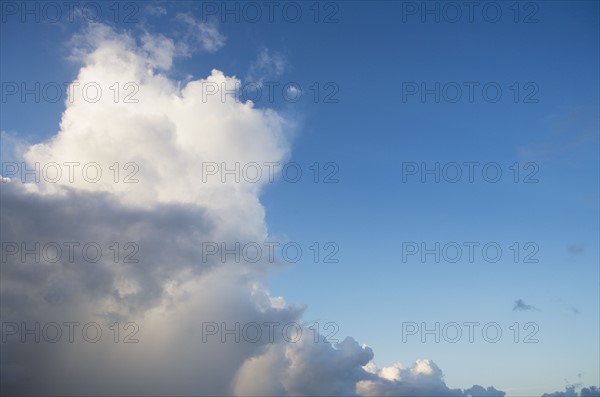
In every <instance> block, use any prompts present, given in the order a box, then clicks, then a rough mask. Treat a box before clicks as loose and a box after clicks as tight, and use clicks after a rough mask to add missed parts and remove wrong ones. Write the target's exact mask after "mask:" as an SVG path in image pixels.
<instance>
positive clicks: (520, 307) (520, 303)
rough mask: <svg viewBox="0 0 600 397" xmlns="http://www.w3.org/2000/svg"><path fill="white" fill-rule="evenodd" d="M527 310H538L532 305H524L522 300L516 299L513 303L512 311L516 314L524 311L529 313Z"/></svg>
mask: <svg viewBox="0 0 600 397" xmlns="http://www.w3.org/2000/svg"><path fill="white" fill-rule="evenodd" d="M529 310H540V309H538V308H537V307H535V306H532V305H528V304H527V303H525V302H524V301H523V299H517V300H516V301H515V306H514V307H513V311H515V312H517V311H519V312H524V311H529Z"/></svg>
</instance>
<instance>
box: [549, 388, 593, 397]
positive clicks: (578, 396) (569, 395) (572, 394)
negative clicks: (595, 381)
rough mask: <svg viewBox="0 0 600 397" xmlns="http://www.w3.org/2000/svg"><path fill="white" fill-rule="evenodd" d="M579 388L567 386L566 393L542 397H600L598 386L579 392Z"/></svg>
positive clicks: (561, 392)
mask: <svg viewBox="0 0 600 397" xmlns="http://www.w3.org/2000/svg"><path fill="white" fill-rule="evenodd" d="M576 389H577V386H567V387H566V388H565V391H557V392H554V393H545V394H543V395H542V397H600V389H598V388H597V387H596V386H590V387H584V388H583V389H581V391H579V393H578V392H577V390H576Z"/></svg>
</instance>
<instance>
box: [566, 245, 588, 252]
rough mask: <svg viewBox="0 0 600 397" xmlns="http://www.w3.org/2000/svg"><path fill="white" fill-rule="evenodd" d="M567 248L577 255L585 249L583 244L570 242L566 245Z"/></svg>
mask: <svg viewBox="0 0 600 397" xmlns="http://www.w3.org/2000/svg"><path fill="white" fill-rule="evenodd" d="M567 249H568V250H569V252H570V253H572V254H575V255H578V254H581V253H582V252H583V251H584V250H585V246H584V245H583V244H571V245H569V246H568V247H567Z"/></svg>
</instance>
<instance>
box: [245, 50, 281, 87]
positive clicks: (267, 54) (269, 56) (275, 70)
mask: <svg viewBox="0 0 600 397" xmlns="http://www.w3.org/2000/svg"><path fill="white" fill-rule="evenodd" d="M286 65H287V62H286V60H285V57H284V56H283V55H282V54H280V53H278V52H275V51H270V50H269V49H268V48H263V49H262V50H261V51H260V52H259V53H258V55H257V57H256V59H255V60H254V62H252V64H251V65H250V68H249V70H248V73H247V76H246V80H248V81H252V82H257V83H262V82H263V81H267V80H268V79H276V78H278V77H280V76H281V75H282V74H283V72H284V71H285V68H286Z"/></svg>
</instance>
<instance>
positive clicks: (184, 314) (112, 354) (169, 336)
mask: <svg viewBox="0 0 600 397" xmlns="http://www.w3.org/2000/svg"><path fill="white" fill-rule="evenodd" d="M181 18H183V19H184V20H185V21H187V23H189V24H190V25H191V26H192V27H193V28H194V29H197V30H198V31H199V32H200V33H203V34H204V38H203V39H201V43H202V45H203V46H204V47H205V49H206V50H209V51H210V50H214V49H216V48H218V47H219V46H221V45H223V42H224V39H223V38H222V37H220V36H219V34H217V33H215V32H214V31H211V28H210V27H204V28H203V27H201V26H200V25H199V24H198V23H197V22H196V21H189V20H188V19H187V17H186V16H185V15H184V16H182V17H181ZM207 32H208V33H207ZM73 43H75V44H76V45H77V47H76V50H75V51H74V55H73V57H74V59H75V60H77V61H78V62H80V63H81V65H82V66H81V69H80V71H79V75H78V76H77V79H76V81H77V82H79V84H80V85H79V86H72V87H71V93H70V97H69V100H68V101H67V103H66V110H65V112H64V113H63V115H62V119H61V123H60V129H59V131H58V132H57V134H56V135H54V136H53V137H52V138H51V139H50V140H48V141H47V142H42V143H38V144H35V145H32V146H29V147H28V148H27V149H26V150H25V151H24V154H23V158H24V160H25V161H26V162H27V163H28V165H29V167H35V164H49V163H51V162H54V163H58V164H64V163H73V162H75V163H79V164H89V163H97V164H99V165H100V166H101V169H102V170H104V171H107V170H110V167H111V166H112V165H114V164H116V163H118V164H119V167H121V166H123V165H124V164H133V166H132V167H133V168H132V169H133V170H134V171H135V178H136V181H137V182H135V183H122V182H123V181H122V178H121V177H119V178H118V180H117V182H115V180H114V173H111V172H105V173H102V174H101V175H98V180H97V182H94V183H90V182H89V181H86V180H84V179H82V178H75V179H74V180H70V179H69V178H61V179H60V180H59V181H57V182H56V183H48V182H47V181H46V182H44V181H42V182H40V183H36V184H34V183H22V181H19V180H18V178H13V179H12V180H10V181H8V182H4V183H3V184H2V189H0V195H1V200H2V212H1V223H0V224H1V228H2V240H3V242H25V243H26V244H28V245H27V247H28V248H31V247H32V245H33V244H35V242H40V243H41V244H48V243H56V244H59V245H62V243H64V242H78V243H79V244H84V243H85V242H95V243H97V244H99V245H100V246H101V247H103V249H104V254H103V255H102V256H101V258H100V259H98V260H97V261H95V262H90V261H89V260H83V259H82V257H81V255H76V256H75V258H71V257H70V255H68V254H66V253H64V252H63V255H62V256H61V257H60V258H57V259H56V260H55V261H48V260H37V258H36V255H35V254H33V255H32V254H28V255H25V256H21V255H18V254H14V255H13V254H11V255H8V253H7V252H6V251H5V252H3V261H2V267H1V277H0V280H2V288H1V298H2V299H1V301H0V305H1V306H0V308H1V312H2V322H3V328H2V333H3V335H2V336H3V338H4V337H6V339H7V343H3V346H2V352H1V354H0V363H1V366H0V368H1V369H0V371H1V374H0V375H1V377H2V385H1V388H2V393H3V394H10V395H16V394H22V395H23V394H59V395H231V394H236V395H356V394H358V395H365V396H370V395H412V396H425V395H428V396H431V395H442V396H443V395H461V396H467V395H473V396H475V395H480V396H502V395H503V393H501V392H499V391H497V390H495V389H494V388H487V389H485V388H483V387H480V386H473V387H472V388H471V389H468V390H464V391H461V390H458V389H457V390H451V389H449V388H448V387H447V386H446V385H445V383H444V381H443V374H442V372H441V370H440V369H439V368H438V367H437V366H436V365H435V364H434V363H433V362H432V361H430V360H421V361H418V362H417V363H416V364H415V365H413V366H412V367H410V368H406V369H404V368H402V367H401V366H399V365H397V366H393V367H391V368H383V369H381V370H377V368H376V367H375V365H374V364H373V362H372V360H373V352H372V350H371V349H370V348H369V347H368V346H365V345H360V344H359V343H358V342H356V341H355V340H354V339H352V338H346V339H344V340H343V341H342V342H340V343H336V344H330V343H328V342H327V341H325V339H324V338H323V337H322V336H321V335H318V334H316V335H315V334H314V333H313V332H314V331H312V330H310V329H309V328H307V327H306V326H305V325H303V324H302V320H301V316H302V312H303V307H302V306H298V305H291V304H288V303H286V302H285V300H284V299H283V298H281V297H273V296H271V295H270V294H269V292H268V290H266V288H265V286H264V284H265V283H264V280H265V275H266V274H267V273H268V272H269V271H271V270H272V269H273V268H274V267H276V266H277V264H276V263H275V264H272V263H262V262H260V263H244V262H243V261H242V262H241V263H236V262H234V261H226V262H225V263H223V261H220V260H218V259H217V258H218V257H211V259H210V260H208V261H205V260H201V258H202V257H203V255H202V252H201V250H202V242H211V241H212V242H214V241H220V242H229V243H234V242H244V241H265V240H266V239H267V238H268V237H269V235H268V229H267V226H266V223H265V212H264V208H263V206H262V205H261V203H260V200H259V197H260V193H261V190H262V188H263V187H264V184H265V183H266V179H261V180H259V181H258V182H256V183H250V182H247V181H244V180H241V181H240V182H239V183H236V182H234V181H232V180H228V181H227V182H225V183H223V182H222V181H221V180H219V179H218V178H215V179H211V180H209V181H204V180H203V179H202V176H201V175H202V164H203V162H215V163H221V162H225V163H229V164H231V163H235V162H239V163H248V162H257V163H264V162H280V161H282V160H284V159H285V158H286V157H287V156H288V155H289V146H290V144H289V140H288V138H287V137H288V136H289V135H288V134H289V131H290V130H291V129H293V127H294V123H293V122H292V121H291V120H289V119H286V118H285V117H283V116H282V115H280V114H279V113H277V112H275V111H273V110H270V109H260V108H256V107H255V106H254V105H253V104H252V103H250V102H248V103H243V102H239V101H233V100H222V98H221V97H220V96H206V91H204V88H205V86H206V85H209V84H216V85H218V86H224V87H226V88H228V89H233V88H234V87H235V86H236V85H238V84H239V81H238V80H237V79H236V78H234V77H228V76H226V75H225V74H224V73H223V72H221V71H218V70H213V71H212V72H211V74H210V75H209V76H207V77H205V78H203V79H199V80H191V81H189V82H187V84H185V85H184V86H179V85H178V84H176V83H175V82H174V81H172V80H170V79H169V78H168V77H167V76H165V75H164V74H162V72H161V71H167V70H168V69H169V68H170V67H171V66H172V64H173V59H174V57H176V56H177V55H182V54H181V53H180V52H178V51H177V49H176V46H175V45H174V44H173V41H172V40H171V39H169V38H167V37H165V36H160V35H159V36H153V35H150V34H145V35H143V36H142V37H141V38H140V39H137V38H135V37H132V36H131V35H129V34H125V33H117V32H115V31H113V30H111V29H110V28H108V27H106V26H103V25H100V24H95V25H90V26H89V28H88V30H87V31H86V33H85V34H83V35H80V36H79V37H77V38H76V40H74V41H73ZM86 83H95V84H97V85H98V86H99V87H103V88H104V95H102V96H100V97H99V98H97V100H95V101H89V100H85V99H84V95H83V92H82V91H81V90H82V87H83V86H85V84H86ZM115 84H118V87H120V88H118V90H119V99H118V100H116V99H115V96H114V92H113V91H111V90H109V89H108V87H111V86H112V87H115ZM128 84H129V85H128ZM131 84H133V85H131ZM127 95H129V99H130V100H129V101H125V100H124V98H125V97H126V96H127ZM114 242H120V244H125V243H127V242H134V243H135V246H136V247H137V248H138V250H137V251H136V252H137V254H136V261H133V262H127V263H124V262H123V261H121V260H115V258H114V256H113V255H114V252H112V250H111V249H110V248H108V247H111V246H112V244H113V243H114ZM3 249H4V248H3ZM77 252H79V251H77ZM5 254H6V255H5ZM65 322H78V323H79V324H80V325H81V324H84V323H88V322H96V323H98V324H101V327H102V330H103V331H104V332H105V333H104V335H103V337H102V338H101V339H100V340H99V341H98V342H97V343H89V342H85V343H84V342H83V341H82V340H81V337H79V338H76V340H75V342H73V343H71V342H69V341H66V340H65V338H66V336H64V337H63V339H61V341H60V342H59V343H56V344H54V343H33V342H32V339H31V338H33V337H32V336H31V335H29V336H28V337H29V340H28V341H29V342H28V343H22V342H21V340H20V339H19V337H18V335H17V337H16V338H15V335H11V332H10V330H9V329H7V328H5V327H4V324H7V323H11V324H19V325H21V324H25V325H26V326H27V327H28V329H31V328H34V327H35V324H36V323H40V324H42V326H43V324H49V323H56V324H64V323H65ZM114 322H118V323H119V324H121V328H118V329H120V331H121V332H122V333H123V332H125V331H128V329H123V328H122V325H123V324H129V323H131V324H133V325H131V327H132V328H130V329H129V331H133V332H134V334H135V338H136V340H138V342H137V343H122V342H123V337H124V336H123V335H122V334H119V335H117V334H115V331H114V328H110V327H111V325H112V324H114ZM250 323H253V324H255V325H257V326H261V325H264V324H271V325H273V324H278V326H279V328H278V329H279V331H278V332H274V333H270V332H263V333H262V334H260V335H257V336H256V338H252V340H251V341H249V340H248V339H247V338H244V339H241V340H239V338H238V337H236V335H238V336H239V331H238V332H237V333H236V332H234V334H236V335H231V332H230V333H229V334H228V333H225V334H223V333H222V332H221V333H212V332H211V333H208V332H205V331H207V330H209V329H210V330H212V331H214V329H215V328H214V327H219V328H221V330H223V327H225V328H226V330H232V329H233V330H234V331H235V330H236V329H238V330H239V328H237V327H239V326H240V324H250ZM236 324H238V325H236ZM283 324H294V325H295V326H294V327H292V328H291V330H292V331H294V332H296V334H297V336H298V335H301V336H302V337H300V338H293V340H289V338H290V336H289V335H288V334H286V333H284V332H283V333H282V332H281V331H280V330H281V325H283ZM208 326H210V328H209V327H208ZM244 329H245V330H246V328H244ZM128 335H129V334H128ZM130 336H131V335H130ZM209 336H210V337H209ZM115 339H116V341H115ZM236 339H238V340H236ZM315 339H316V340H315ZM26 342H27V340H26Z"/></svg>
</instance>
